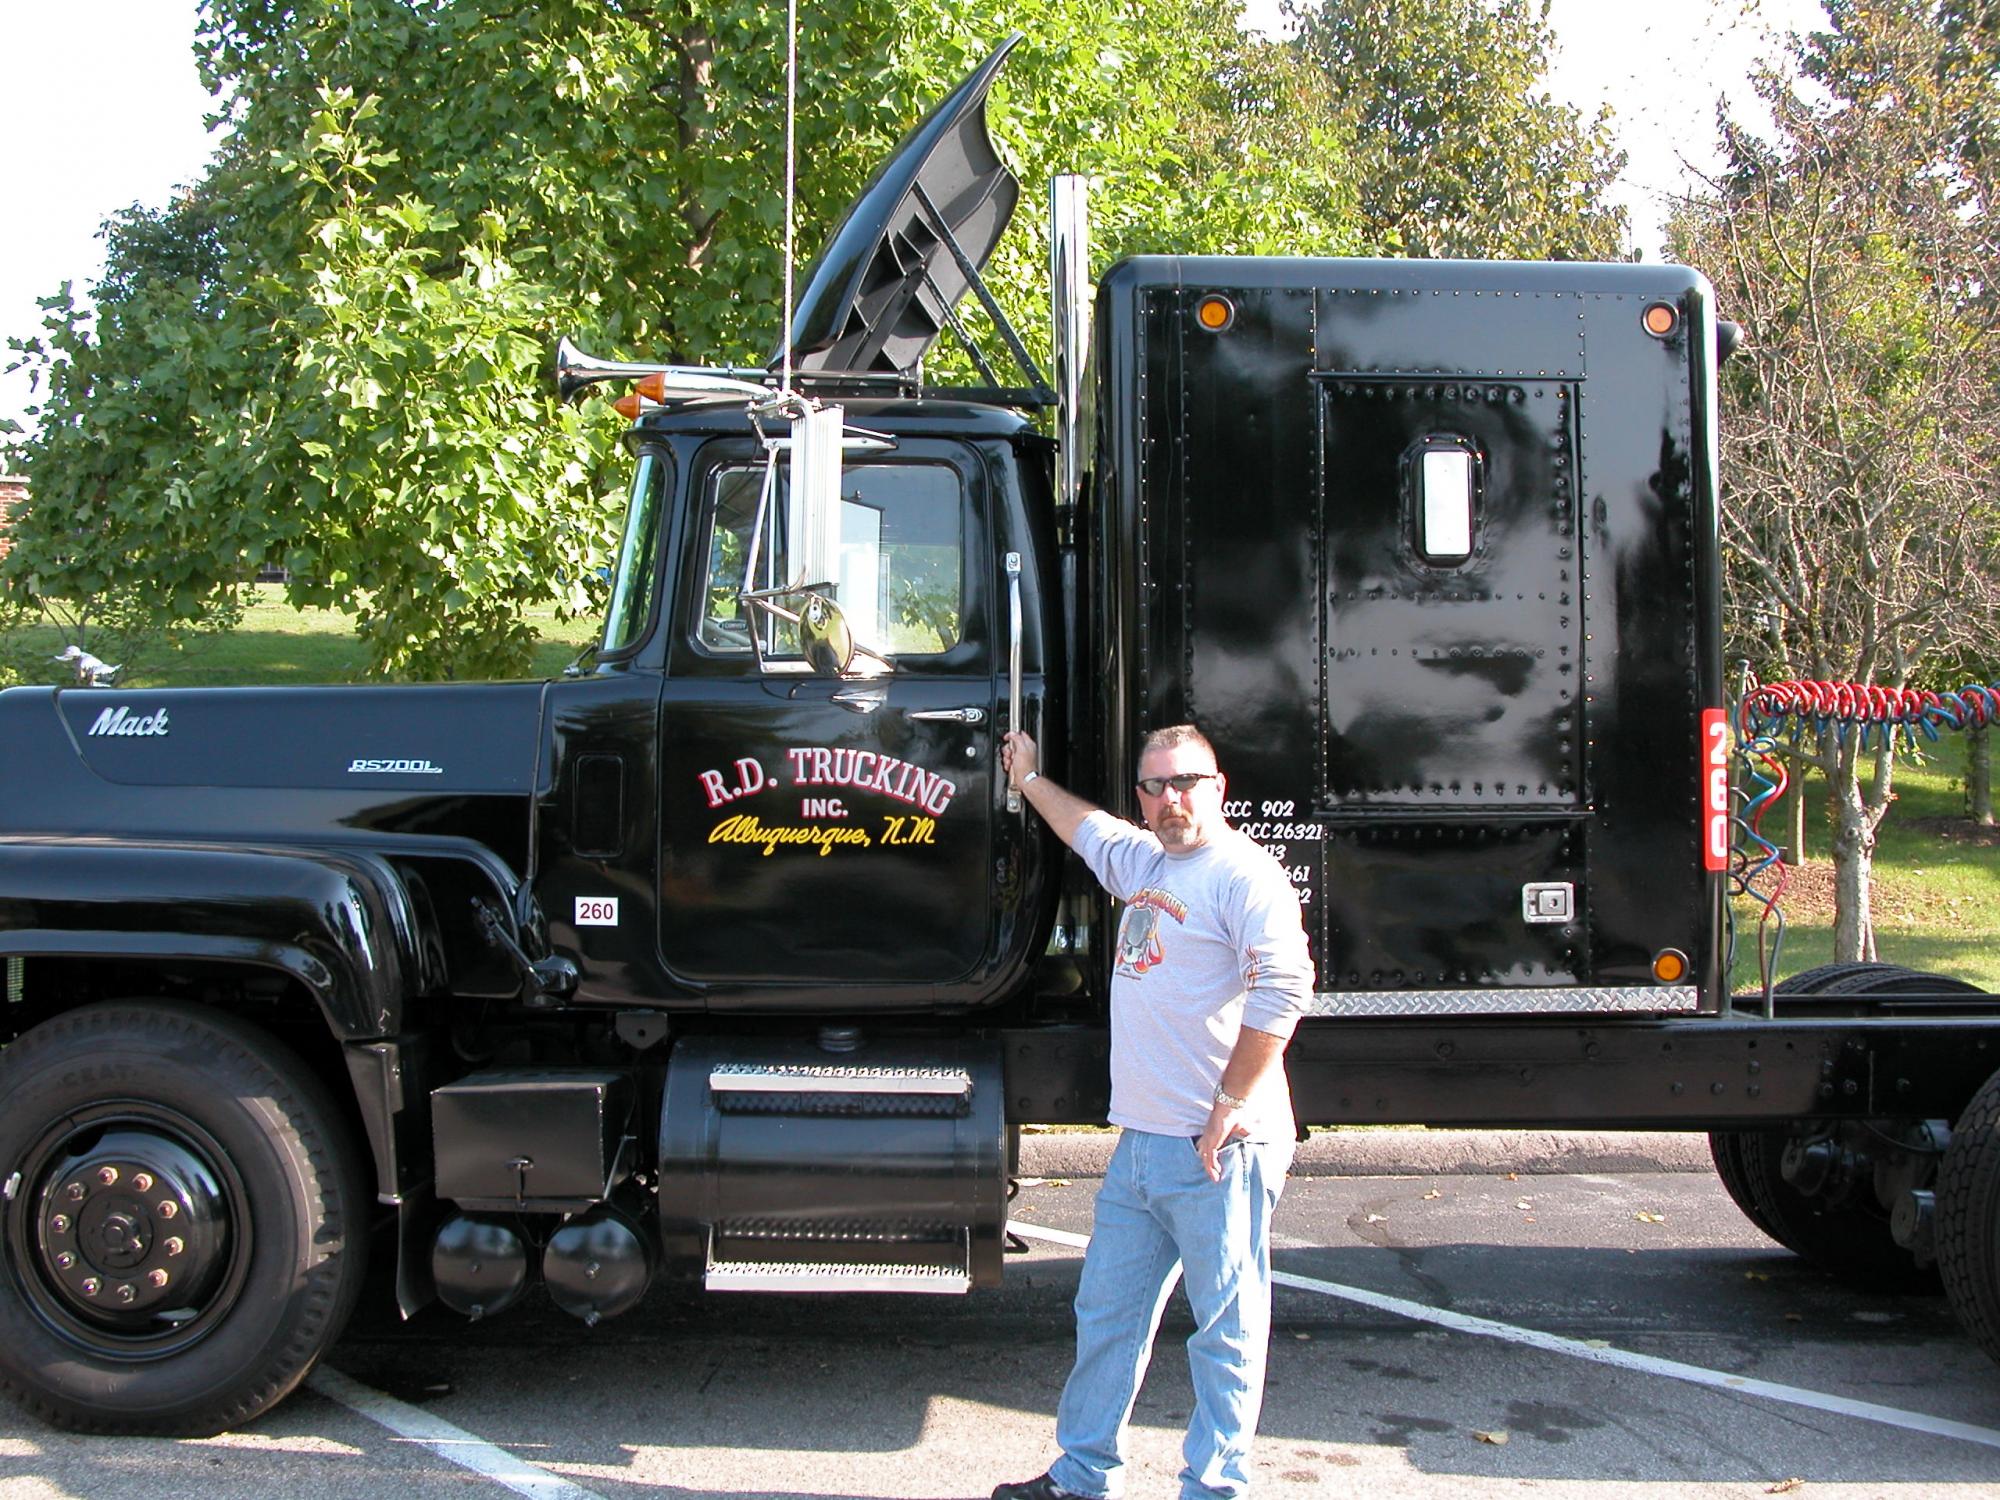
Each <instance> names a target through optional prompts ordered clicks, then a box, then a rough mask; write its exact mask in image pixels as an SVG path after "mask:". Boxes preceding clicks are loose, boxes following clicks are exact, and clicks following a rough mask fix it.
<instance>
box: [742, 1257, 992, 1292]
mask: <svg viewBox="0 0 2000 1500" xmlns="http://www.w3.org/2000/svg"><path fill="white" fill-rule="evenodd" d="M704 1284H705V1285H706V1286H707V1288H708V1290H710V1291H711V1292H937V1293H960V1292H965V1291H969V1290H970V1289H971V1287H972V1278H971V1277H970V1276H969V1275H967V1274H966V1273H965V1272H964V1271H962V1270H954V1269H952V1268H951V1267H948V1266H924V1265H913V1266H869V1265H851V1266H850V1265H834V1264H818V1265H811V1264H794V1265H784V1264H775V1263H764V1262H758V1261H719V1262H717V1263H715V1264H713V1265H711V1266H710V1267H709V1268H708V1275H707V1277H706V1278H705V1281H704Z"/></svg>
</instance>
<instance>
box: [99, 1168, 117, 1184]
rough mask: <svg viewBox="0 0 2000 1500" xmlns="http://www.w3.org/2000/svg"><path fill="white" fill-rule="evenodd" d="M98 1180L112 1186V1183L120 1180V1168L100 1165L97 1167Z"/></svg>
mask: <svg viewBox="0 0 2000 1500" xmlns="http://www.w3.org/2000/svg"><path fill="white" fill-rule="evenodd" d="M97 1180H98V1181H99V1182H101V1183H103V1184H104V1185H105V1186H106V1187H110V1186H111V1184H112V1183H114V1182H116V1181H117V1180H118V1169H117V1168H116V1167H99V1168H98V1169H97Z"/></svg>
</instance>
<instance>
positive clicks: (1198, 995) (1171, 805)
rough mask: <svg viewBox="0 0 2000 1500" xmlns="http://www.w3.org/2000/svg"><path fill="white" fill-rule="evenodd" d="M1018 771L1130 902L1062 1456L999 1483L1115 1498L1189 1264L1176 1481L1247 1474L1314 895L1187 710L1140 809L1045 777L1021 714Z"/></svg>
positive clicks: (1197, 1484) (1155, 749) (1151, 762)
mask: <svg viewBox="0 0 2000 1500" xmlns="http://www.w3.org/2000/svg"><path fill="white" fill-rule="evenodd" d="M1004 759H1005V763H1006V767H1007V771H1008V774H1009V777H1010V779H1011V783H1012V784H1013V785H1014V786H1016V787H1018V788H1020V790H1021V793H1022V795H1023V796H1025V797H1026V798H1027V799H1028V801H1029V802H1030V803H1031V804H1032V805H1033V806H1034V809H1035V811H1036V812H1037V813H1039V814H1040V815H1041V816H1042V818H1043V819H1044V820H1045V821H1046V822H1047V823H1048V825H1049V826H1050V827H1051V828H1053V829H1054V830H1055V831H1056V833H1057V835H1058V836H1060V837H1061V839H1062V840H1063V842H1064V843H1066V844H1068V845H1069V846H1070V847H1071V848H1072V849H1074V850H1075V851H1076V852H1077V854H1078V855H1079V856H1080V857H1081V858H1082V860H1083V862H1084V863H1085V864H1086V865H1087V866H1089V868H1090V871H1091V873H1092V874H1093V875H1095V876H1096V877H1097V878H1098V880H1099V882H1100V883H1102V885H1103V886H1104V888H1105V889H1106V890H1107V891H1109V892H1110V893H1111V894H1112V896H1114V897H1115V898H1117V899H1118V900H1119V901H1121V902H1123V903H1124V912H1123V915H1122V919H1121V920H1120V922H1119V928H1118V941H1117V950H1116V953H1115V957H1114V973H1113V977H1112V981H1111V1123H1112V1124H1114V1125H1117V1126H1119V1127H1121V1133H1120V1135H1119V1138H1118V1144H1117V1147H1116V1148H1115V1149H1114V1150H1113V1152H1112V1154H1111V1161H1110V1164H1109V1165H1108V1166H1107V1167H1106V1168H1105V1172H1104V1185H1103V1186H1102V1187H1101V1188H1100V1189H1099V1190H1098V1194H1097V1208H1096V1219H1095V1225H1094V1227H1093V1229H1092V1232H1091V1236H1090V1248H1089V1249H1088V1251H1086V1252H1085V1255H1084V1261H1083V1279H1082V1282H1081V1284H1080V1285H1079V1286H1078V1288H1077V1294H1076V1365H1075V1367H1074V1368H1073V1369H1072V1370H1071V1371H1070V1376H1069V1381H1068V1383H1067V1384H1066V1385H1065V1386H1064V1387H1063V1394H1062V1402H1061V1404H1060V1405H1059V1406H1058V1408H1057V1410H1056V1441H1057V1442H1058V1443H1059V1444H1060V1445H1061V1447H1062V1456H1061V1457H1060V1458H1058V1459H1057V1460H1056V1461H1055V1463H1054V1464H1053V1465H1052V1466H1051V1467H1050V1469H1049V1471H1048V1472H1047V1473H1046V1474H1042V1475H1039V1476H1037V1477H1036V1478H1034V1479H1030V1480H1027V1481H1026V1482H1024V1483H1020V1484H1003V1485H1001V1486H1000V1487H999V1488H997V1489H996V1490H994V1491H993V1500H1061V1497H1063V1496H1086V1497H1111V1496H1116V1495H1118V1494H1119V1493H1120V1492H1121V1488H1122V1485H1123V1480H1124V1473H1123V1470H1124V1462H1125V1459H1124V1451H1123V1449H1124V1432H1125V1423H1126V1420H1127V1418H1128V1417H1130V1415H1131V1412H1132V1403H1133V1401H1134V1400H1135V1399H1136V1398H1137V1396H1138V1394H1139V1385H1140V1382H1141V1381H1142V1380H1143V1379H1144V1378H1145V1374H1146V1365H1147V1362H1148V1360H1149V1359H1150V1358H1151V1357H1152V1349H1153V1335H1154V1333H1155V1331H1156V1330H1157V1329H1158V1327H1159V1322H1160V1314H1161V1313H1162V1312H1163V1311H1164V1310H1165V1307H1166V1303H1167V1298H1168V1296H1169V1295H1170V1294H1171V1293H1172V1291H1173V1287H1174V1279H1175V1277H1176V1275H1177V1274H1183V1275H1184V1276H1185V1281H1186V1285H1187V1294H1188V1302H1189V1304H1190V1306H1191V1307H1192V1308H1193V1310H1194V1320H1195V1331H1194V1334H1193V1336H1192V1337H1191V1338H1189V1340H1188V1367H1189V1370H1190V1373H1191V1374H1192V1375H1193V1377H1194V1391H1195V1403H1194V1412H1193V1414H1192V1415H1191V1416H1190V1417H1189V1419H1188V1431H1187V1440H1186V1442H1185V1443H1184V1444H1183V1445H1182V1449H1181V1451H1182V1455H1183V1456H1184V1458H1185V1459H1186V1467H1184V1468H1183V1469H1182V1470H1181V1475H1180V1482H1181V1496H1182V1500H1210V1497H1224V1496H1226V1497H1235V1496H1240V1495H1242V1494H1243V1493H1244V1492H1245V1490H1246V1489H1247V1488H1248V1486H1249V1474H1248V1468H1249V1450H1250V1441H1251V1439H1252V1437H1253V1436H1255V1434H1256V1430H1257V1414H1258V1410H1259V1408H1260V1407H1261V1406H1262V1404H1263V1399H1264V1362H1265V1357H1266V1355H1267V1353H1268V1350H1269V1345H1270V1336H1271V1244H1270V1222H1271V1211H1272V1209H1273V1208H1274V1207H1275V1206H1276V1205H1277V1201H1278V1194H1279V1192H1280V1191H1281V1190H1282V1189H1283V1187H1284V1181H1285V1170H1286V1168H1287V1167H1289V1166H1290V1164H1291V1158H1292V1141H1293V1124H1292V1109H1291V1095H1290V1091H1289V1089H1288V1087H1287V1085H1286V1082H1285V1066H1284V1058H1283V1054H1284V1050H1285V1043H1286V1042H1287V1041H1288V1040H1289V1039H1290V1037H1291V1034H1292V1029H1293V1027H1294V1026H1296V1025H1297V1024H1298V1018H1299V1016H1300V1015H1301V1013H1302V1012H1303V1011H1304V1009H1305V1003H1306V999H1307V997H1308V996H1309V995H1310V994H1311V993H1312V987H1313V971H1312V960H1311V958H1310V957H1309V956H1308V954H1307V951H1306V938H1305V932H1304V929H1303V927H1302V925H1301V923H1300V920H1299V901H1298V896H1297V894H1296V893H1295V892H1294V891H1293V889H1292V885H1291V882H1290V880H1288V879H1287V878H1286V876H1285V872H1284V870H1283V869H1282V868H1280V866H1279V865H1278V862H1277V861H1276V860H1274V859H1273V858H1272V857H1271V856H1270V855H1269V854H1268V853H1266V852H1265V851H1264V850H1263V849H1261V848H1259V847H1258V846H1257V845H1256V844H1255V843H1253V842H1251V840H1249V839H1248V838H1245V837H1244V836H1243V835H1242V834H1240V833H1238V832H1237V831H1236V830H1235V829H1233V828H1231V827H1230V826H1229V825H1228V823H1226V822H1225V821H1224V820H1223V816H1222V804H1223V798H1224V795H1225V793H1226V792H1227V789H1228V784H1227V782H1226V781H1225V780H1224V778H1223V774H1222V772H1221V770H1219V769H1218V768H1217V766H1216V762H1215V747H1214V746H1212V745H1210V744H1209V742H1208V740H1207V739H1206V738H1205V737H1204V736H1203V735H1202V733H1201V731H1200V730H1198V729H1196V728H1195V727H1194V726H1193V725H1189V724H1183V725H1179V726H1176V727H1174V728H1171V729H1160V730H1156V731H1154V732H1153V733H1152V734H1151V735H1149V736H1147V738H1146V741H1145V743H1144V745H1143V746H1142V747H1141V750H1140V755H1139V778H1138V779H1139V806H1140V810H1141V812H1143V813H1144V815H1145V819H1146V828H1147V829H1148V830H1150V832H1147V831H1142V830H1140V829H1138V828H1135V827H1133V826H1132V825H1131V824H1130V823H1127V822H1125V821H1124V820H1123V819H1121V818H1116V817H1113V816H1112V815H1111V814H1110V813H1107V812H1105V811H1104V810H1103V809H1102V808H1098V807H1094V806H1092V805H1091V804H1090V803H1088V802H1086V801H1084V800H1083V799H1082V798H1081V797H1078V796H1076V795H1075V794H1074V793H1071V792H1068V791H1065V790H1064V789H1063V788H1062V787H1059V786H1057V785H1056V784H1055V783H1054V782H1052V781H1050V780H1049V779H1048V777H1046V776H1043V775H1042V774H1041V772H1040V769H1039V764H1038V762H1039V755H1038V752H1037V750H1036V747H1035V742H1034V741H1033V740H1032V739H1030V738H1028V736H1026V735H1024V734H1009V735H1008V736H1007V738H1006V747H1005V752H1004Z"/></svg>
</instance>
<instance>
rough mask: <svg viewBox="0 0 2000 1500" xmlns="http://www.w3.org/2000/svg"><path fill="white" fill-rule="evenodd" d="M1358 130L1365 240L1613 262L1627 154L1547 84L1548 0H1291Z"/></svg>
mask: <svg viewBox="0 0 2000 1500" xmlns="http://www.w3.org/2000/svg"><path fill="white" fill-rule="evenodd" d="M1286 10H1287V12H1288V13H1289V14H1290V15H1291V16H1292V17H1293V19H1294V20H1296V21H1297V22H1298V26H1299V30H1298V48H1299V50H1300V51H1301V52H1302V53H1303V55H1304V56H1305V57H1306V58H1307V59H1308V60H1309V61H1310V62H1311V64H1312V65H1313V66H1314V67H1316V68H1317V69H1319V70H1320V71H1321V72H1322V74H1323V76H1324V78H1325V80H1326V84H1327V87H1328V89H1329V90H1330V92H1331V94H1332V96H1333V99H1334V102H1335V103H1336V105H1337V106H1338V107H1339V109H1340V110H1341V112H1342V113H1343V114H1344V115H1345V116H1346V118H1347V119H1348V121H1349V124H1350V128H1351V130H1352V133H1353V138H1354V155H1355V173H1356V179H1355V180H1356V186H1357V190H1358V194H1359V204H1358V208H1359V213H1360V223H1359V228H1360V232H1361V236H1362V238H1364V239H1367V240H1371V241H1374V242H1376V243H1380V244H1389V245H1394V246H1397V247H1398V248H1400V249H1401V250H1402V251H1403V252H1404V253H1406V254H1410V255H1425V256H1466V257H1473V258H1492V257H1500V258H1515V259H1529V260H1585V259H1589V260H1615V259H1617V258H1619V257H1620V256H1621V255H1622V254H1623V253H1624V235H1625V228H1626V225H1625V216H1624V211H1623V210H1622V209H1613V208H1610V207H1608V206H1607V205H1606V201H1605V192H1606V190H1607V189H1608V188H1609V186H1610V184H1611V182H1612V181H1613V179H1615V178H1616V177H1617V175H1618V173H1619V172H1620V171H1621V170H1622V169H1623V167H1624V163H1625V157H1624V153H1623V152H1622V151H1620V150H1618V148H1617V146H1616V145H1615V143H1614V141H1613V139H1612V135H1611V125H1610V119H1609V116H1608V115H1606V114H1603V113H1600V114H1599V115H1598V117H1597V118H1596V119H1594V120H1589V121H1586V120H1584V119H1583V118H1582V117H1581V116H1580V115H1579V114H1578V113H1577V111H1576V110H1575V109H1574V108H1572V107H1571V106H1569V105H1567V104H1563V103H1560V102H1558V101H1557V100H1555V99H1553V98H1551V97H1550V95H1549V93H1548V91H1547V89H1546V87H1545V86H1544V84H1543V75H1544V74H1545V73H1546V72H1547V69H1548V62H1549V54H1550V50H1551V48H1552V46H1553V44H1554V32H1553V31H1552V29H1551V28H1550V25H1549V6H1548V0H1286Z"/></svg>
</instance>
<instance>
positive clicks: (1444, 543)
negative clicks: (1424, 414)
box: [1406, 437, 1479, 567]
mask: <svg viewBox="0 0 2000 1500" xmlns="http://www.w3.org/2000/svg"><path fill="white" fill-rule="evenodd" d="M1411 458H1412V462H1411V464H1410V467H1409V469H1408V470H1407V471H1406V472H1408V473H1409V474H1410V477H1411V478H1412V479H1413V480H1414V481H1415V485H1416V491H1417V494H1416V505H1415V507H1414V509H1415V512H1416V516H1415V519H1416V527H1417V537H1416V541H1417V551H1418V552H1420V553H1421V554H1422V555H1423V559H1424V561H1425V562H1427V563H1432V564H1435V565H1438V566H1441V567H1448V566H1450V565H1452V564H1454V563H1462V562H1464V561H1465V560H1466V559H1467V558H1469V557H1471V556H1472V541H1473V529H1472V528H1473V517H1474V513H1475V510H1476V508H1477V507H1476V504H1475V501H1476V497H1477V495H1478V493H1479V458H1478V455H1477V453H1476V451H1475V450H1474V449H1473V448H1472V446H1471V445H1470V444H1469V443H1465V442H1462V441H1460V440H1458V439H1455V438H1440V437H1432V438H1426V439H1425V440H1424V441H1423V443H1422V444H1421V445H1419V448H1418V450H1417V452H1416V453H1414V454H1413V455H1412V456H1411Z"/></svg>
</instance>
